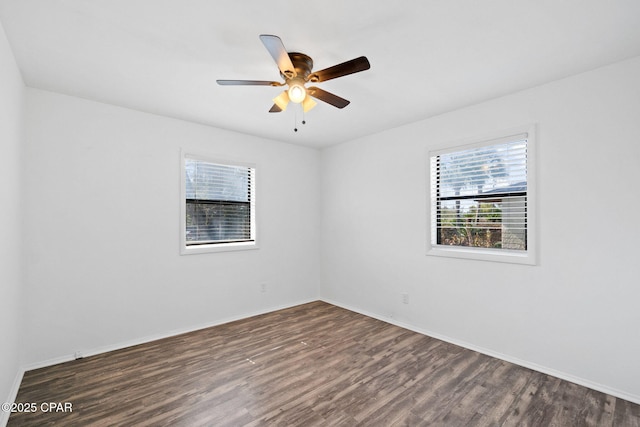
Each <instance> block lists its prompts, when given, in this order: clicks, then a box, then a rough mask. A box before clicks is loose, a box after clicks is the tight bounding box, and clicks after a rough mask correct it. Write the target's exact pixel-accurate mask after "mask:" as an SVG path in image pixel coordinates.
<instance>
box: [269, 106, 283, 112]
mask: <svg viewBox="0 0 640 427" xmlns="http://www.w3.org/2000/svg"><path fill="white" fill-rule="evenodd" d="M281 111H282V108H280V107H278V106H277V105H276V104H273V105H272V106H271V109H270V110H269V112H270V113H279V112H281Z"/></svg>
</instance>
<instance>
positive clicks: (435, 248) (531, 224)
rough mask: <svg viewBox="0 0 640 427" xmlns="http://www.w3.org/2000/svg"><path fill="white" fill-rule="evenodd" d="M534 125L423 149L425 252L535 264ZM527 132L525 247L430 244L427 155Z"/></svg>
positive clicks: (432, 238)
mask: <svg viewBox="0 0 640 427" xmlns="http://www.w3.org/2000/svg"><path fill="white" fill-rule="evenodd" d="M536 127H537V126H536V125H535V124H529V125H524V126H518V127H515V128H512V129H507V130H503V131H499V132H493V133H491V134H488V135H484V136H482V137H476V138H472V139H466V140H463V141H457V142H454V143H449V144H446V145H445V146H443V147H441V148H438V149H433V150H429V151H428V153H427V162H426V164H427V183H428V186H427V212H428V217H427V218H428V224H427V239H426V240H427V245H426V246H427V252H426V253H427V255H429V256H438V257H448V258H460V259H471V260H481V261H495V262H506V263H514V264H526V265H536V263H537V250H538V231H537V201H536V198H537V197H536V194H537V190H536V170H537V167H536V145H537V142H536ZM523 133H526V134H527V249H526V250H524V251H515V250H507V249H488V248H474V247H465V246H448V245H437V244H434V241H435V234H434V233H437V230H435V229H434V228H435V227H436V218H435V215H436V212H435V209H434V203H433V200H434V199H433V198H434V197H435V195H434V194H432V189H433V188H434V187H433V186H432V184H433V183H432V182H431V175H432V174H431V158H432V157H434V156H438V155H442V154H447V153H452V152H456V151H463V150H468V149H472V148H477V147H484V146H488V145H493V144H498V143H500V142H501V141H502V142H505V141H506V140H508V139H509V138H510V137H512V136H516V135H521V134H523Z"/></svg>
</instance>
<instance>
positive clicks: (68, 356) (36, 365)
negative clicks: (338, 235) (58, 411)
mask: <svg viewBox="0 0 640 427" xmlns="http://www.w3.org/2000/svg"><path fill="white" fill-rule="evenodd" d="M313 301H318V299H317V298H312V299H309V300H303V301H297V302H295V303H291V304H284V305H280V306H274V307H269V308H266V309H263V310H258V311H255V312H250V313H245V314H242V315H238V316H232V317H228V318H224V319H219V320H215V321H212V322H208V323H204V324H200V325H193V326H190V327H188V328H182V329H176V330H173V331H169V332H166V333H160V334H154V335H148V336H145V337H140V338H137V339H133V340H130V341H125V342H120V343H116V344H111V345H106V346H103V347H98V348H94V349H91V350H86V351H83V352H82V357H89V356H95V355H97V354H102V353H108V352H110V351H115V350H121V349H123V348H127V347H132V346H134V345H140V344H145V343H148V342H151V341H156V340H160V339H164V338H170V337H174V336H176V335H182V334H186V333H189V332H194V331H198V330H201V329H206V328H210V327H212V326H218V325H223V324H225V323H229V322H234V321H236V320H242V319H246V318H248V317H253V316H259V315H261V314H266V313H271V312H273V311H278V310H282V309H285V308H290V307H295V306H297V305H302V304H307V303H310V302H313ZM74 359H75V355H74V354H66V355H62V356H58V357H55V358H51V359H47V360H43V361H40V362H35V363H30V364H28V365H27V366H24V367H23V372H26V371H31V370H34V369H40V368H45V367H47V366H52V365H57V364H58V363H64V362H69V361H71V360H74ZM21 378H22V377H21ZM19 384H20V383H18V385H19ZM16 392H17V389H16Z"/></svg>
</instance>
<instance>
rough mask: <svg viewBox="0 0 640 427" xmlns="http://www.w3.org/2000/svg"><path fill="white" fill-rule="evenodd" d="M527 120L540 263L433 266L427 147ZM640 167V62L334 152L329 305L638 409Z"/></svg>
mask: <svg viewBox="0 0 640 427" xmlns="http://www.w3.org/2000/svg"><path fill="white" fill-rule="evenodd" d="M425 96H426V95H425ZM528 123H537V124H538V166H539V168H538V177H539V179H538V190H539V191H538V196H539V198H538V203H539V210H538V213H539V238H540V251H539V255H540V256H539V263H538V265H537V266H533V267H532V266H523V265H512V264H503V263H493V262H483V261H471V260H458V259H449V258H439V257H428V256H426V255H425V240H426V236H427V185H426V180H427V161H426V159H427V151H428V150H429V149H432V148H436V147H437V148H442V147H443V146H446V145H447V144H449V143H452V142H456V141H459V140H464V139H466V138H471V137H474V136H482V135H485V134H487V133H492V132H494V131H496V130H501V129H508V128H511V127H514V126H518V125H521V124H528ZM639 162H640V58H635V59H632V60H629V61H626V62H622V63H618V64H615V65H612V66H609V67H605V68H602V69H598V70H594V71H592V72H588V73H584V74H581V75H578V76H574V77H571V78H568V79H565V80H561V81H557V82H554V83H551V84H547V85H544V86H541V87H537V88H534V89H531V90H527V91H524V92H521V93H517V94H513V95H510V96H506V97H503V98H499V99H496V100H493V101H491V102H486V103H483V104H480V105H476V106H473V107H470V108H465V109H462V110H458V111H454V112H451V113H448V114H444V115H441V116H438V117H434V118H430V119H427V120H424V121H421V122H418V123H414V124H411V125H407V126H403V127H400V128H396V129H393V130H389V131H387V132H383V133H380V134H376V135H372V136H370V137H367V138H362V139H360V140H357V141H353V142H350V143H347V144H343V145H338V146H335V147H332V148H329V149H326V150H324V151H323V152H322V157H321V177H322V178H321V180H322V183H321V188H322V195H321V206H322V218H321V221H322V235H321V241H322V246H321V248H322V263H321V269H322V283H321V296H322V297H323V298H324V299H326V300H328V301H333V302H336V303H338V304H340V305H343V306H346V307H350V308H353V309H356V310H358V311H361V312H365V313H369V314H372V315H375V316H377V317H381V318H390V319H392V320H393V321H394V322H399V323H401V324H405V325H408V326H409V327H412V328H415V329H416V330H421V331H425V332H427V333H429V334H433V335H437V336H441V337H445V338H447V339H449V340H452V341H454V342H458V343H463V344H465V345H467V346H470V347H475V348H479V349H482V350H483V351H486V352H488V353H491V354H494V355H501V356H503V357H506V358H508V359H510V360H515V361H519V362H521V363H524V364H527V365H529V366H536V367H538V368H542V369H544V370H546V371H547V372H554V373H556V374H559V375H562V376H564V377H565V378H570V379H573V380H576V381H579V382H582V383H583V384H588V385H591V386H594V387H598V388H599V389H601V390H608V391H610V392H614V393H615V394H617V395H618V396H622V397H627V398H629V399H632V400H634V401H636V402H640V364H639V363H638V361H639V360H640V338H639V335H638V325H640V305H639V301H640V286H639V285H640V262H639V260H638V255H639V254H640V250H639V249H638V247H639V246H638V243H639V242H640V227H637V225H636V224H635V222H636V219H637V217H638V213H639V212H640V198H639V197H638V183H639V182H640V167H639ZM402 292H407V293H408V294H409V304H408V305H404V304H402V303H401V295H400V294H401V293H402Z"/></svg>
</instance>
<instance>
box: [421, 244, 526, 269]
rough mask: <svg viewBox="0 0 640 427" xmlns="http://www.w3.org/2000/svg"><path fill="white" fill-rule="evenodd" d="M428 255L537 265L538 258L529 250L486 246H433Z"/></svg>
mask: <svg viewBox="0 0 640 427" xmlns="http://www.w3.org/2000/svg"><path fill="white" fill-rule="evenodd" d="M427 255H428V256H439V257H447V258H459V259H471V260H477V261H493V262H506V263H510V264H525V265H535V264H536V260H535V257H534V256H533V254H532V253H530V252H529V251H527V252H521V251H509V250H504V249H502V250H494V249H484V248H469V247H460V246H431V247H430V248H429V249H428V250H427Z"/></svg>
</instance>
